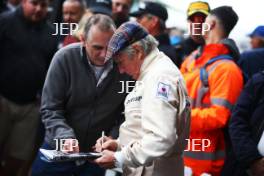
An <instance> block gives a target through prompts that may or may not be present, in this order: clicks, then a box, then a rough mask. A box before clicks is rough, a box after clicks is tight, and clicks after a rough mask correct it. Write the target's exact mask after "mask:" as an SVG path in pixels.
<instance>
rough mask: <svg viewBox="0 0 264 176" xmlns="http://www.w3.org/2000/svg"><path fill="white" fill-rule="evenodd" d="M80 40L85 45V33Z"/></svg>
mask: <svg viewBox="0 0 264 176" xmlns="http://www.w3.org/2000/svg"><path fill="white" fill-rule="evenodd" d="M80 41H81V43H82V44H83V46H85V37H84V34H80Z"/></svg>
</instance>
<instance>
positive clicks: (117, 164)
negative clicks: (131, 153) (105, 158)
mask: <svg viewBox="0 0 264 176" xmlns="http://www.w3.org/2000/svg"><path fill="white" fill-rule="evenodd" d="M114 157H115V159H116V161H115V167H117V168H123V164H124V161H125V157H124V156H123V154H122V152H121V151H119V152H115V154H114Z"/></svg>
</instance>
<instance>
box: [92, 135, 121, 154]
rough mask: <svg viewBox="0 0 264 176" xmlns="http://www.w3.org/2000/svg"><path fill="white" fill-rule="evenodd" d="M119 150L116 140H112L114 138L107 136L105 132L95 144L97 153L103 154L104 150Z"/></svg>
mask: <svg viewBox="0 0 264 176" xmlns="http://www.w3.org/2000/svg"><path fill="white" fill-rule="evenodd" d="M106 149H107V150H111V151H116V150H117V142H116V140H114V139H112V137H107V136H105V133H104V131H102V136H101V138H99V139H98V140H97V141H96V144H95V151H96V152H102V151H103V150H106Z"/></svg>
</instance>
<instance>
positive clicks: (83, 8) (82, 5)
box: [63, 0, 87, 11]
mask: <svg viewBox="0 0 264 176" xmlns="http://www.w3.org/2000/svg"><path fill="white" fill-rule="evenodd" d="M66 2H77V3H79V4H80V6H81V9H82V10H83V11H84V10H85V8H86V7H87V4H86V1H84V0H65V1H64V2H63V4H65V3H66Z"/></svg>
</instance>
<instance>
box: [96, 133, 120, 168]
mask: <svg viewBox="0 0 264 176" xmlns="http://www.w3.org/2000/svg"><path fill="white" fill-rule="evenodd" d="M117 145H118V144H117V142H116V140H114V139H112V138H110V137H106V136H104V137H101V138H99V139H98V140H97V141H96V144H95V151H96V152H102V156H101V157H100V158H97V159H96V160H94V162H95V163H96V164H98V165H99V166H101V167H103V168H106V169H111V168H114V167H115V157H114V153H115V151H116V150H117Z"/></svg>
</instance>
